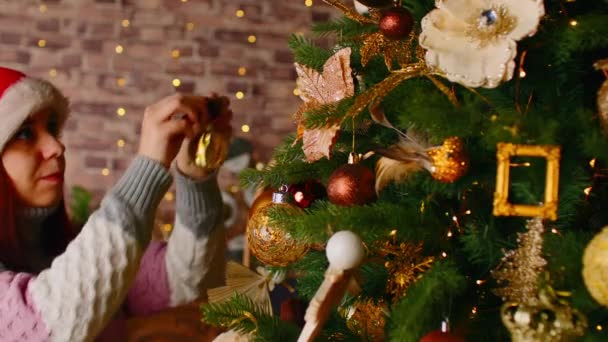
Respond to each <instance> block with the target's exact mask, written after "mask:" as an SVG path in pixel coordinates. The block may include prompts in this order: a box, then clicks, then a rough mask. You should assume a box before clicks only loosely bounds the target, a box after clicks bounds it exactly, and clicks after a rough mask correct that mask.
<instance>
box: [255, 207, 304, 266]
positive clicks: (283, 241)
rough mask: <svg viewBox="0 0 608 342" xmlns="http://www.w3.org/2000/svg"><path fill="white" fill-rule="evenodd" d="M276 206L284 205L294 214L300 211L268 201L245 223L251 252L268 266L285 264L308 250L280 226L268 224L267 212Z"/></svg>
mask: <svg viewBox="0 0 608 342" xmlns="http://www.w3.org/2000/svg"><path fill="white" fill-rule="evenodd" d="M276 206H284V207H285V208H287V209H289V210H293V211H294V214H295V213H296V212H297V213H301V211H300V209H299V208H298V207H296V206H294V205H291V204H286V203H273V202H271V203H268V204H266V205H264V206H262V207H261V208H260V209H259V210H258V211H257V212H256V213H255V214H253V216H252V217H251V218H250V219H249V223H248V224H247V242H248V243H249V249H250V250H251V253H252V254H253V255H254V256H255V257H256V258H257V259H258V260H260V261H261V262H263V263H264V264H266V265H270V266H281V267H284V266H287V265H289V264H291V263H293V262H295V261H298V260H300V258H302V256H304V254H306V252H307V251H308V246H307V245H304V244H301V243H298V242H297V241H296V240H294V239H292V238H291V236H290V235H289V234H288V233H286V232H285V231H284V230H283V229H281V228H280V227H273V226H271V225H270V224H269V217H268V212H269V210H270V209H271V208H273V207H276Z"/></svg>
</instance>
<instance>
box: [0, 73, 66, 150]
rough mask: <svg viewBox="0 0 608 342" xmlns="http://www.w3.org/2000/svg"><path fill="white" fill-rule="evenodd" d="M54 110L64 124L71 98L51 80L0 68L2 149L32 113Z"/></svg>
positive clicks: (0, 146) (0, 133) (0, 148)
mask: <svg viewBox="0 0 608 342" xmlns="http://www.w3.org/2000/svg"><path fill="white" fill-rule="evenodd" d="M47 108H48V109H51V110H52V111H53V113H54V114H55V115H57V118H58V120H59V125H60V127H63V124H64V123H65V121H66V119H67V117H68V113H69V101H68V99H67V98H66V97H65V96H63V94H62V93H61V92H60V91H59V90H58V89H57V88H55V86H53V85H52V84H51V83H50V82H48V81H45V80H42V79H37V78H32V77H28V76H26V75H25V74H23V73H21V72H19V71H15V70H12V69H8V68H2V67H0V151H2V150H4V147H5V146H6V144H7V143H8V142H9V141H10V139H11V138H12V137H13V135H14V134H15V133H16V132H17V130H19V128H20V127H21V125H22V124H23V122H25V120H27V119H28V118H29V117H30V116H31V115H32V114H35V113H36V112H38V111H40V110H43V109H47Z"/></svg>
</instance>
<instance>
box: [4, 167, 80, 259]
mask: <svg viewBox="0 0 608 342" xmlns="http://www.w3.org/2000/svg"><path fill="white" fill-rule="evenodd" d="M16 213H17V193H16V191H15V188H14V187H13V184H12V182H11V181H10V179H9V177H8V175H7V174H6V171H5V170H4V168H3V167H2V166H1V165H0V220H2V223H1V224H0V262H1V263H3V264H4V265H7V266H9V268H14V269H21V268H23V267H24V262H23V261H24V260H25V252H24V251H23V249H22V247H21V243H20V241H19V235H18V233H17V230H18V229H19V227H17V222H16ZM43 226H44V227H43V229H42V232H43V236H42V243H43V248H44V251H45V252H46V253H47V254H48V255H50V256H53V257H55V256H57V255H59V254H61V253H63V252H64V251H65V249H66V247H67V245H68V244H69V243H70V241H72V239H73V238H74V237H76V234H77V233H76V230H75V228H74V227H73V226H72V224H71V223H70V220H69V218H68V214H67V211H66V208H65V202H64V201H63V200H62V201H61V203H60V204H59V208H58V209H57V210H56V211H55V212H54V213H53V214H52V215H51V216H50V217H49V218H48V219H46V220H45V221H44V223H43Z"/></svg>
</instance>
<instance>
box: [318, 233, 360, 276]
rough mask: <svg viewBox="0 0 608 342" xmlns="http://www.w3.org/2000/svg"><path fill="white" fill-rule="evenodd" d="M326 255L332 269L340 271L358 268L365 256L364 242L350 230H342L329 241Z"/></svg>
mask: <svg viewBox="0 0 608 342" xmlns="http://www.w3.org/2000/svg"><path fill="white" fill-rule="evenodd" d="M325 253H326V254H327V260H329V265H330V267H332V268H336V269H339V270H350V269H352V268H355V267H357V266H358V265H359V264H360V263H361V261H362V260H363V257H364V256H365V251H364V249H363V242H362V241H361V239H360V238H359V236H357V234H355V233H353V232H351V231H348V230H342V231H339V232H337V233H335V234H334V235H332V236H331V238H330V239H329V241H327V246H326V247H325Z"/></svg>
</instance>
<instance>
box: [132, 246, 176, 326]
mask: <svg viewBox="0 0 608 342" xmlns="http://www.w3.org/2000/svg"><path fill="white" fill-rule="evenodd" d="M165 254H167V244H166V243H165V242H161V241H152V242H151V243H150V245H149V246H148V249H146V252H145V253H144V255H143V257H142V260H141V264H140V266H139V271H138V272H137V276H136V278H135V281H134V282H133V286H131V289H130V290H129V294H128V295H127V309H128V312H129V313H130V314H132V315H145V314H149V313H153V312H158V311H161V310H163V309H166V308H168V307H169V298H170V296H171V290H170V288H169V281H168V278H167V266H166V263H165Z"/></svg>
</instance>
